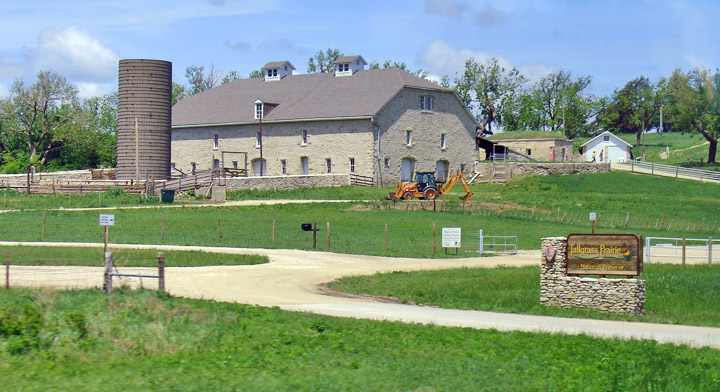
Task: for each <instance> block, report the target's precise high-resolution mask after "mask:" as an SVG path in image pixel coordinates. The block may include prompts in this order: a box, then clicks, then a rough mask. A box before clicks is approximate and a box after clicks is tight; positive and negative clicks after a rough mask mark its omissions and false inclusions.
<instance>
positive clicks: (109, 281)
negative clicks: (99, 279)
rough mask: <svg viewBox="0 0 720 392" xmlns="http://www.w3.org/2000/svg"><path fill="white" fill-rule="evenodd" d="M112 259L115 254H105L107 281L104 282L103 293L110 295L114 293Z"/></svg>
mask: <svg viewBox="0 0 720 392" xmlns="http://www.w3.org/2000/svg"><path fill="white" fill-rule="evenodd" d="M112 257H113V252H105V279H104V280H103V291H104V292H105V294H110V292H111V291H112V275H111V274H112V267H113V259H112Z"/></svg>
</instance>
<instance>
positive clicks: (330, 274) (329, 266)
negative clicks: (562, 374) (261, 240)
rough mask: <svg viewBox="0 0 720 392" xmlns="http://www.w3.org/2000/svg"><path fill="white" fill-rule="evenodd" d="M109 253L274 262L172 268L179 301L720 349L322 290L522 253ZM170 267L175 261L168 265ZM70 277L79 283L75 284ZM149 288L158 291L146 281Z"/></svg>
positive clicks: (704, 340) (698, 331)
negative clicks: (231, 256) (344, 281)
mask: <svg viewBox="0 0 720 392" xmlns="http://www.w3.org/2000/svg"><path fill="white" fill-rule="evenodd" d="M15 245H28V246H87V247H102V246H103V244H89V243H88V244H77V243H47V242H43V243H28V242H24V243H18V242H0V246H15ZM110 248H112V249H120V248H149V249H156V250H159V251H163V250H200V251H207V252H218V253H220V252H222V253H236V254H259V255H265V256H268V257H269V259H270V262H269V263H268V264H260V265H249V266H212V267H167V268H166V288H167V291H168V292H169V293H170V294H172V295H176V296H183V297H190V298H199V299H212V300H217V301H226V302H238V303H245V304H253V305H261V306H278V307H280V308H282V309H285V310H290V311H301V312H312V313H317V314H324V315H331V316H339V317H353V318H363V319H372V320H387V321H399V322H405V323H423V324H436V325H443V326H453V327H469V328H478V329H487V328H494V329H497V330H501V331H527V332H550V333H562V334H587V335H590V336H596V337H606V338H621V339H653V340H656V341H658V342H660V343H674V344H687V345H690V346H693V347H703V346H710V347H714V348H720V328H709V327H694V326H682V325H669V324H650V323H630V322H621V321H607V320H587V319H568V318H558V317H546V316H531V315H519V314H505V313H492V312H482V311H469V310H452V309H440V308H434V307H425V306H413V305H403V304H398V303H394V302H393V301H390V300H383V299H378V298H373V297H363V296H342V295H338V294H337V293H332V292H329V290H327V289H325V288H324V284H325V283H327V282H330V281H333V280H335V279H337V278H339V277H342V276H349V275H367V274H373V273H376V272H391V271H415V270H429V269H447V268H461V267H473V268H475V267H479V268H490V267H495V266H499V265H505V266H523V265H533V264H538V263H539V262H540V251H521V253H520V254H518V255H515V256H497V257H473V258H464V259H410V258H389V257H376V256H361V255H347V254H336V253H328V252H310V251H301V250H289V249H241V248H224V247H186V246H167V245H119V244H111V245H110ZM167 264H168V265H172V260H167ZM154 270H155V269H153V268H123V269H122V271H121V272H122V273H137V272H142V273H143V274H154V272H155V271H154ZM102 273H103V272H102V268H101V267H31V266H13V267H12V272H11V281H12V285H14V286H50V287H99V286H101V284H102ZM68 276H72V277H75V279H74V280H69V278H68ZM120 284H127V285H130V286H135V285H138V279H135V278H128V279H126V280H125V281H115V285H116V286H117V285H120ZM142 284H143V285H144V286H146V287H153V288H154V287H156V283H155V282H154V280H152V279H143V282H142Z"/></svg>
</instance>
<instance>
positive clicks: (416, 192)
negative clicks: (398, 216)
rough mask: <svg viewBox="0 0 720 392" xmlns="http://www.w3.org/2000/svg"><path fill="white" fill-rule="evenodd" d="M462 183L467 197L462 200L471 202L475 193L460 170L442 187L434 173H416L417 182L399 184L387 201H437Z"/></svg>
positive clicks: (462, 197) (389, 194)
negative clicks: (415, 199) (436, 180)
mask: <svg viewBox="0 0 720 392" xmlns="http://www.w3.org/2000/svg"><path fill="white" fill-rule="evenodd" d="M458 181H460V183H461V184H462V185H463V188H465V192H467V193H466V194H465V196H461V197H460V198H461V199H462V200H470V199H471V198H472V196H473V192H472V191H471V190H470V187H469V186H468V182H467V180H465V177H464V176H463V175H462V172H460V170H458V171H457V174H456V175H454V176H452V177H450V178H448V179H447V181H445V182H444V183H443V184H442V186H441V187H438V186H437V183H436V182H435V173H433V172H417V173H415V182H399V183H398V184H397V186H396V187H395V189H394V190H393V191H392V192H390V193H388V195H387V197H385V199H387V200H412V199H413V198H415V197H417V198H418V199H425V200H435V199H437V198H438V197H443V196H445V195H446V194H447V193H448V192H450V189H452V187H453V186H455V183H456V182H458Z"/></svg>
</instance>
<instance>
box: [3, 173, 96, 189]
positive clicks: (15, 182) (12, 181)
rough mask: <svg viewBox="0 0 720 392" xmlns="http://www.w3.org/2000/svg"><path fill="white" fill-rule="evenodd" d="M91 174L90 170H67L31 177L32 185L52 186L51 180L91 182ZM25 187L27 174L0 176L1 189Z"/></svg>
mask: <svg viewBox="0 0 720 392" xmlns="http://www.w3.org/2000/svg"><path fill="white" fill-rule="evenodd" d="M91 179H92V172H91V171H90V170H67V171H57V172H42V173H35V174H34V175H33V177H32V182H33V184H42V185H47V184H52V183H53V180H56V181H60V180H83V181H87V180H91ZM5 186H9V187H25V186H27V174H24V173H23V174H0V188H1V187H5Z"/></svg>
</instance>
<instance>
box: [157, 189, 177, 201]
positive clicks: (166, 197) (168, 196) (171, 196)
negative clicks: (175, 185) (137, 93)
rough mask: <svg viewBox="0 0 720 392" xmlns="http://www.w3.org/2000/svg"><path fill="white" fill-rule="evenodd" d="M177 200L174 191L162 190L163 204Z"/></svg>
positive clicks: (161, 199)
mask: <svg viewBox="0 0 720 392" xmlns="http://www.w3.org/2000/svg"><path fill="white" fill-rule="evenodd" d="M173 200H175V190H174V189H162V190H160V201H161V202H163V203H172V202H173Z"/></svg>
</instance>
